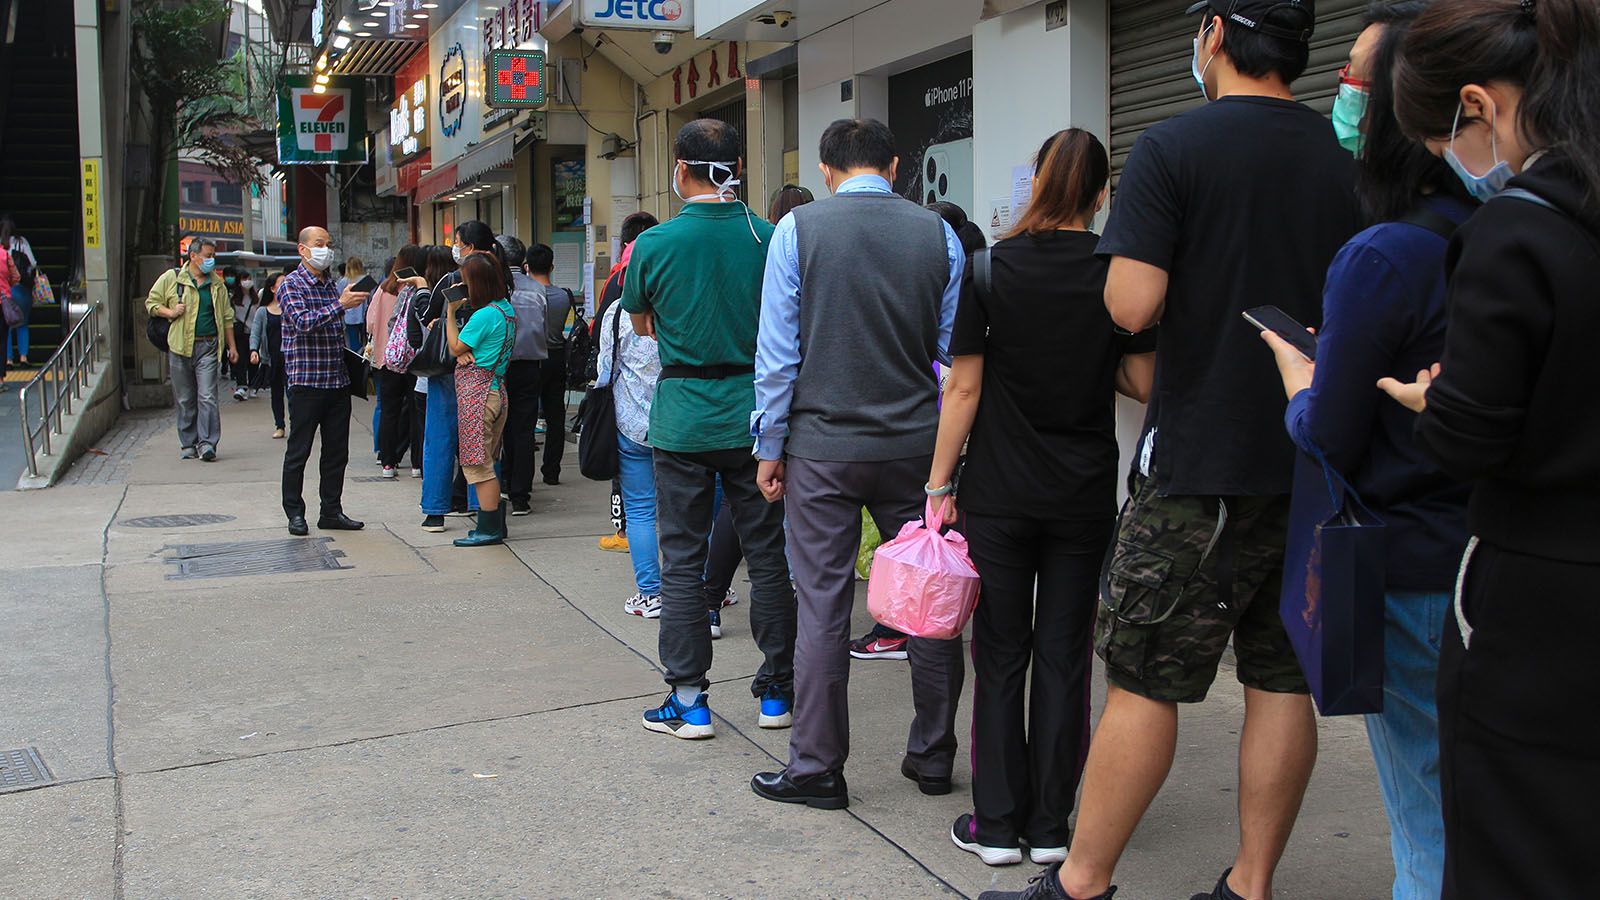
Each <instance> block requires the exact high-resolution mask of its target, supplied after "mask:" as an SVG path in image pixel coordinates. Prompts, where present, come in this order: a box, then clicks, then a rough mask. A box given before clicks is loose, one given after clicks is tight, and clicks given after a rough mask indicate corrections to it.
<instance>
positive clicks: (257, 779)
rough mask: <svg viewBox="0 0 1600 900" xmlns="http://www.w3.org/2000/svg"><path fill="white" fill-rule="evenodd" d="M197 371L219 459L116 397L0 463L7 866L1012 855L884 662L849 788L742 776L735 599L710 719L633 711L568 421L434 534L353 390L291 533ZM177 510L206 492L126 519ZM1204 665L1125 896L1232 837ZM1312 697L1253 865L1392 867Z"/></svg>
mask: <svg viewBox="0 0 1600 900" xmlns="http://www.w3.org/2000/svg"><path fill="white" fill-rule="evenodd" d="M223 402H224V403H225V404H226V406H225V408H224V411H223V412H224V431H223V433H224V439H223V442H222V444H221V447H220V448H219V452H220V458H219V460H218V461H217V462H215V463H212V464H205V463H201V462H198V461H184V462H181V461H179V460H178V458H177V450H178V448H177V444H176V440H175V438H174V436H173V433H172V431H171V429H170V428H169V427H166V426H165V419H164V416H165V414H160V415H156V414H151V413H138V414H126V415H125V416H124V420H123V421H122V422H121V423H119V425H118V427H117V428H116V429H114V430H113V431H112V432H111V433H110V434H108V435H107V436H106V438H105V440H104V441H102V442H101V450H102V452H101V453H99V454H90V455H89V456H86V457H85V460H84V461H82V462H80V464H79V465H78V466H77V467H75V468H74V470H73V471H72V472H71V473H69V475H68V477H67V478H66V479H65V480H64V483H63V484H61V485H59V486H57V487H54V488H51V489H49V490H45V491H28V492H9V493H3V494H0V528H3V533H4V535H5V540H4V544H3V546H4V552H3V553H0V584H4V586H5V587H4V589H3V590H0V623H3V626H0V628H3V630H0V635H3V636H4V638H3V639H4V647H5V652H4V653H3V654H0V750H3V749H6V748H18V747H36V748H37V749H38V751H39V754H40V756H41V757H42V758H43V760H44V762H45V764H46V765H47V766H48V767H49V769H50V772H51V774H52V775H53V776H54V779H55V781H54V783H53V784H50V785H49V786H46V787H42V788H38V789H33V790H24V791H13V792H4V793H0V898H55V897H64V898H65V897H74V898H76V897H90V898H98V897H115V898H122V897H128V898H157V897H161V898H165V897H181V898H187V897H408V898H410V897H463V898H477V897H530V898H545V897H549V898H569V897H570V898H602V897H604V898H611V897H616V898H643V897H656V898H702V897H725V898H746V897H761V898H788V897H794V898H810V897H867V898H879V897H882V898H902V897H903V898H915V897H939V896H966V897H974V896H976V895H977V894H978V893H979V892H981V891H983V890H987V889H989V888H991V887H994V886H998V887H1004V888H1009V889H1015V888H1020V887H1021V886H1022V885H1024V884H1025V883H1026V882H1027V880H1028V878H1029V876H1031V875H1033V874H1034V872H1035V871H1036V867H1034V866H1032V865H1028V864H1024V865H1022V866H1012V867H1008V868H1002V869H990V868H987V867H985V866H984V865H983V864H981V863H980V862H979V861H978V860H977V859H976V858H975V857H973V856H970V855H968V854H966V853H964V852H962V851H960V850H958V849H956V848H955V847H954V846H952V845H951V842H950V838H949V829H950V823H951V822H952V821H953V820H954V819H955V817H956V816H957V815H959V814H960V813H962V812H963V811H965V810H966V809H967V790H968V785H969V783H970V782H969V778H968V774H967V772H965V771H958V772H957V784H956V791H955V793H954V794H952V795H950V796H947V797H925V796H923V795H921V794H919V793H918V792H917V791H916V789H915V786H914V785H913V784H911V783H910V782H908V781H906V780H905V779H904V778H903V777H902V776H901V775H900V772H899V758H900V756H901V754H902V753H903V750H904V741H905V735H906V729H907V726H908V724H909V722H910V698H909V680H908V673H907V670H906V665H905V663H896V662H882V661H874V662H857V663H855V664H854V668H853V671H852V680H851V688H850V696H851V704H852V707H851V708H852V727H853V740H852V745H853V753H852V756H851V759H850V763H849V766H848V768H847V770H846V772H847V775H848V778H849V783H850V793H851V806H850V809H849V810H848V811H845V812H823V811H817V810H810V809H805V808H796V807H791V806H783V805H779V804H773V803H769V802H766V801H763V800H760V799H758V798H757V797H755V796H754V795H753V794H751V792H750V789H749V786H748V783H749V780H750V777H751V775H752V774H754V773H755V772H757V771H761V770H765V769H771V768H774V767H776V766H777V765H778V764H779V761H780V760H782V759H784V758H785V757H786V741H787V733H786V732H782V731H763V730H760V729H758V728H757V727H756V726H755V716H756V709H755V705H754V701H753V700H752V699H751V697H750V694H749V688H748V685H749V679H750V676H751V675H752V674H753V673H754V672H755V670H756V668H757V666H758V662H759V657H758V654H757V653H756V651H755V649H754V647H753V645H752V642H751V639H750V633H749V621H748V616H747V609H748V606H747V602H748V601H747V600H745V601H743V602H741V603H740V604H739V605H737V606H734V607H731V608H729V609H728V610H727V611H726V613H725V615H724V629H725V630H724V635H725V636H724V637H723V638H722V640H720V641H718V642H717V644H716V664H715V666H714V668H713V670H712V672H711V677H712V678H713V680H714V681H715V684H714V685H713V688H712V691H711V701H712V708H713V710H715V712H716V713H717V714H718V719H717V722H716V727H717V737H716V738H715V739H714V740H710V741H700V742H688V741H678V740H674V739H672V738H670V737H667V736H664V735H658V734H653V733H650V732H646V731H645V730H643V728H641V727H640V724H639V715H640V713H641V711H642V710H643V709H644V708H645V707H646V706H647V705H653V704H654V703H655V702H656V701H658V700H659V698H660V696H661V695H662V694H663V692H664V685H663V684H662V682H661V680H660V670H659V668H658V666H657V662H656V660H657V655H656V624H655V623H654V622H651V621H646V620H643V619H639V618H635V617H631V616H627V615H625V614H624V613H623V612H622V601H623V600H624V599H625V598H626V597H627V596H628V595H629V594H631V593H632V570H631V568H630V566H629V562H628V558H627V556H626V555H623V554H613V553H605V552H601V551H599V550H598V549H596V540H597V539H598V538H599V537H600V536H602V535H603V534H605V533H606V531H607V524H608V523H607V500H606V493H607V486H606V485H604V484H599V483H595V482H587V481H584V480H582V479H581V478H580V477H579V476H578V474H577V471H576V465H574V464H572V463H571V461H570V457H571V454H569V465H568V467H567V473H568V474H567V475H566V476H565V480H564V482H563V484H561V485H560V486H557V487H545V486H543V485H539V486H537V490H536V493H535V496H534V503H533V506H534V511H533V515H531V516H528V517H522V518H512V519H510V520H509V521H510V529H511V537H512V540H511V543H510V544H508V545H507V546H505V547H498V548H489V549H475V550H465V549H458V548H455V547H453V546H451V545H450V541H451V540H452V539H454V538H456V537H459V536H460V535H461V534H462V533H463V532H464V531H465V530H466V528H467V527H468V523H467V522H466V520H464V519H457V518H452V519H449V520H447V521H448V522H449V523H450V531H448V532H446V533H445V534H428V533H425V532H423V531H422V530H420V528H418V523H419V521H420V518H421V515H420V513H419V512H418V508H417V497H418V492H419V487H420V482H418V481H415V480H412V479H410V478H407V477H405V472H404V470H402V473H401V478H400V479H398V480H397V481H383V480H382V479H379V478H378V477H377V476H378V474H379V469H378V468H377V467H376V466H375V465H373V464H372V461H371V460H372V457H371V456H370V455H368V454H367V453H366V452H365V450H366V448H367V447H369V446H370V433H369V427H370V421H371V407H370V406H369V405H367V404H365V403H363V402H362V401H357V403H356V411H355V413H354V415H353V423H354V424H353V425H352V429H351V431H352V441H351V443H352V447H353V449H354V450H355V451H356V452H355V453H354V454H353V456H354V459H353V460H352V462H351V464H350V468H349V475H350V478H349V480H348V483H347V486H346V489H345V508H346V510H347V511H348V512H349V513H350V514H351V515H353V516H355V517H356V518H359V519H363V520H365V521H366V522H367V528H366V530H365V531H362V532H357V533H344V532H334V533H320V534H319V533H318V532H317V531H315V530H313V532H312V536H311V539H310V540H309V541H302V542H293V543H292V544H288V545H285V544H279V543H275V542H283V541H286V540H287V539H288V535H287V533H286V532H285V530H284V527H283V524H284V518H283V513H282V510H281V508H280V504H279V493H278V484H279V481H278V478H279V473H280V469H281V463H282V454H283V449H284V443H283V442H282V441H275V440H271V439H270V438H269V434H270V431H271V421H270V416H269V413H268V410H267V400H266V398H264V397H263V398H260V399H255V400H250V401H247V402H245V403H235V402H234V401H233V400H231V399H224V401H223ZM106 448H111V449H106ZM310 468H311V471H309V472H308V473H307V484H306V495H307V498H308V500H309V501H310V504H311V507H312V510H313V511H315V508H316V475H315V463H314V462H313V464H312V466H311V467H310ZM188 514H214V515H222V516H228V517H231V518H229V519H228V520H226V521H219V522H212V523H210V524H201V525H187V526H185V525H180V524H176V523H175V521H174V520H170V519H165V520H163V519H153V518H152V517H163V516H178V515H188ZM141 520H142V521H141ZM252 542H267V543H252ZM204 545H224V546H204ZM177 556H184V557H187V559H185V560H184V561H183V562H182V563H180V562H179V561H178V560H177V559H176V558H175V557H177ZM289 563H295V564H296V565H297V566H299V567H301V569H302V570H296V571H281V570H278V569H274V566H275V565H277V566H279V567H282V568H295V566H289V565H288V564H289ZM313 567H314V568H313ZM185 570H188V572H189V577H178V576H183V575H184V571H185ZM735 584H736V587H737V588H739V589H740V593H741V595H743V594H744V593H745V592H746V590H747V588H748V584H746V583H745V582H744V580H743V577H742V574H741V577H740V578H739V579H738V580H737V581H736V583H735ZM861 600H862V602H860V603H858V604H857V608H856V619H857V626H858V628H857V633H860V632H861V631H864V630H865V629H866V628H867V627H868V625H869V619H868V617H867V614H866V609H865V607H866V603H865V592H864V587H863V591H862V594H861ZM1231 674H1232V673H1231V671H1230V670H1227V669H1225V670H1224V672H1223V676H1222V678H1221V680H1220V681H1219V683H1218V686H1217V688H1216V689H1215V690H1214V691H1213V692H1212V696H1211V697H1210V699H1208V700H1207V701H1206V702H1205V703H1203V704H1200V705H1198V706H1195V707H1191V708H1186V709H1185V710H1184V715H1183V720H1182V730H1181V737H1180V748H1179V753H1178V759H1177V764H1176V766H1175V768H1174V771H1173V773H1172V777H1171V778H1170V780H1169V781H1168V783H1167V786H1166V788H1165V790H1164V791H1163V792H1162V794H1161V796H1160V797H1159V798H1158V800H1157V801H1156V804H1155V806H1154V808H1153V809H1152V810H1151V812H1150V814H1149V816H1148V817H1147V818H1146V820H1145V822H1144V823H1143V825H1142V826H1141V828H1140V829H1139V831H1138V833H1137V834H1136V835H1135V837H1134V841H1133V845H1132V846H1131V847H1130V849H1129V852H1128V854H1127V857H1126V858H1125V860H1124V863H1123V866H1122V868H1121V870H1120V871H1119V873H1118V879H1117V880H1118V883H1119V884H1120V885H1121V886H1122V890H1121V893H1119V895H1118V896H1119V898H1123V897H1126V898H1132V900H1144V898H1163V900H1165V898H1180V900H1181V898H1187V897H1188V896H1189V895H1190V894H1191V893H1192V892H1194V891H1196V890H1209V889H1210V887H1211V885H1212V884H1213V883H1214V882H1215V880H1216V878H1217V875H1218V873H1219V872H1220V871H1221V869H1222V868H1223V867H1224V866H1225V865H1227V864H1228V862H1229V861H1230V860H1231V858H1232V850H1233V846H1234V841H1235V829H1236V827H1237V816H1236V813H1235V809H1234V806H1235V796H1234V786H1235V760H1236V750H1235V748H1236V743H1237V735H1238V729H1239V725H1240V721H1241V716H1242V699H1241V696H1240V690H1239V688H1238V686H1237V684H1236V683H1234V681H1233V680H1232V678H1231ZM969 677H970V675H969ZM1103 694H1104V687H1103V685H1101V686H1100V687H1098V689H1097V698H1096V705H1097V706H1098V705H1099V702H1100V699H1101V698H1103ZM969 713H970V711H969V709H968V708H967V704H966V703H963V706H962V710H961V723H960V731H961V733H962V734H963V735H965V734H966V733H967V730H968V727H969V723H970V715H969ZM1320 730H1321V740H1322V754H1321V758H1320V760H1319V762H1318V767H1317V774H1316V777H1315V779H1314V780H1313V782H1312V784H1311V788H1310V791H1309V794H1308V796H1307V799H1306V808H1305V812H1304V813H1303V814H1302V816H1301V819H1300V822H1299V824H1298V827H1297V829H1296V831H1295V835H1294V838H1293V840H1292V842H1291V844H1290V846H1289V851H1288V855H1287V857H1286V858H1285V860H1284V863H1283V865H1282V867H1281V869H1280V870H1279V878H1278V882H1277V889H1278V890H1277V896H1278V897H1281V898H1347V897H1348V898H1379V897H1384V896H1387V895H1388V893H1389V880H1390V878H1391V869H1390V863H1389V855H1388V833H1387V827H1386V824H1385V821H1384V817H1383V812H1382V806H1381V802H1380V798H1379V793H1378V787H1377V783H1376V780H1375V777H1374V774H1373V769H1372V762H1371V758H1370V755H1369V753H1368V750H1367V745H1366V738H1365V732H1364V730H1363V728H1362V725H1361V723H1360V722H1359V721H1357V720H1354V719H1333V720H1327V719H1325V720H1322V721H1321V723H1320ZM0 790H4V789H3V788H0Z"/></svg>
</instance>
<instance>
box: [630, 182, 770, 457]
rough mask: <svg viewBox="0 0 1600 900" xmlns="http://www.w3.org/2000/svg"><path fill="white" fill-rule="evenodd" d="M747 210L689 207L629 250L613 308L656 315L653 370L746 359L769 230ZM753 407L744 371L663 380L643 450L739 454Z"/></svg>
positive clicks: (751, 348)
mask: <svg viewBox="0 0 1600 900" xmlns="http://www.w3.org/2000/svg"><path fill="white" fill-rule="evenodd" d="M746 214H747V207H745V206H744V204H742V203H691V204H689V205H687V206H685V207H684V208H683V211H682V212H680V213H678V215H677V217H676V218H674V219H672V220H671V221H669V222H666V223H663V224H661V225H658V226H656V227H655V228H652V229H650V230H649V231H646V232H645V233H644V234H641V235H639V238H638V241H637V242H636V243H635V244H634V245H633V257H632V259H631V260H630V261H629V263H628V278H627V280H626V282H625V284H624V288H623V293H622V308H623V309H625V310H627V311H628V312H630V313H642V312H645V311H647V310H649V311H653V312H654V313H655V316H656V342H657V345H658V348H659V349H660V351H661V365H662V366H748V365H751V364H752V363H753V362H754V361H755V358H756V329H757V327H758V325H759V323H760V319H761V279H762V275H763V273H764V271H765V269H766V265H767V246H768V245H769V244H771V243H772V225H771V224H769V223H768V222H767V221H766V220H764V219H762V218H761V217H760V216H757V215H756V214H754V213H749V214H748V218H747V215H746ZM752 228H753V229H754V234H752V233H751V230H752ZM755 406H756V392H755V376H754V375H753V374H744V375H734V376H731V377H728V378H720V379H715V380H713V379H702V378H663V379H661V380H660V381H658V382H657V383H656V395H655V401H654V402H653V403H652V404H651V406H650V444H651V446H653V447H656V448H657V449H661V450H668V451H672V452H675V453H705V452H709V451H712V450H732V449H736V448H747V447H749V446H750V445H751V438H750V413H751V411H752V410H754V409H755Z"/></svg>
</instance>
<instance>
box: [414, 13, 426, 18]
mask: <svg viewBox="0 0 1600 900" xmlns="http://www.w3.org/2000/svg"><path fill="white" fill-rule="evenodd" d="M427 17H428V14H427V13H412V14H411V18H413V19H426V18H427Z"/></svg>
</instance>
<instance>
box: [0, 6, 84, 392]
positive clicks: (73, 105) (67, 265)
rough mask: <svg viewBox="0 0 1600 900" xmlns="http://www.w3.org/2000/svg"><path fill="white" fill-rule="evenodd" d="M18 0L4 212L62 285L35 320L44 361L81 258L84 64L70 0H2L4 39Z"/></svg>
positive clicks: (35, 351) (2, 149)
mask: <svg viewBox="0 0 1600 900" xmlns="http://www.w3.org/2000/svg"><path fill="white" fill-rule="evenodd" d="M12 4H18V9H17V10H16V13H15V16H16V18H15V23H16V26H15V31H14V32H11V33H10V35H9V37H10V38H11V40H10V41H9V42H8V43H5V44H4V45H3V47H0V95H3V102H4V104H5V106H4V113H3V120H0V212H8V213H10V214H11V217H12V218H13V219H15V220H16V223H17V233H18V234H20V235H21V236H23V237H25V238H27V239H28V242H29V243H30V244H31V245H32V246H33V252H34V255H35V256H37V257H38V262H39V266H40V267H41V268H42V269H43V270H44V273H45V274H46V275H47V276H49V278H50V285H51V287H53V288H54V289H55V298H56V302H55V303H51V304H34V307H33V312H32V314H31V316H30V317H29V344H30V347H29V349H28V359H29V360H30V361H31V362H33V363H35V364H39V363H42V362H44V361H45V360H47V359H49V358H50V356H51V354H53V353H55V350H56V347H57V345H58V344H59V343H60V341H61V338H62V335H63V323H64V321H65V318H66V317H65V315H64V313H63V309H62V305H63V304H64V303H65V301H66V286H67V281H68V279H69V277H71V275H72V273H73V271H74V269H76V268H77V267H78V265H79V260H80V258H81V256H82V248H81V244H82V235H81V230H82V226H81V222H82V194H81V191H80V188H79V185H78V178H79V171H78V166H79V156H78V94H77V66H76V63H75V62H74V60H73V53H74V51H73V49H72V39H73V35H72V4H71V3H65V2H60V0H44V2H40V0H32V2H29V0H21V2H20V3H19V0H0V41H4V40H5V39H6V38H7V37H8V34H7V30H8V29H7V23H8V22H9V21H10V18H11V16H12V12H11V9H10V7H11V6H12Z"/></svg>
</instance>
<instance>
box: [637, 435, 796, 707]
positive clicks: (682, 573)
mask: <svg viewBox="0 0 1600 900" xmlns="http://www.w3.org/2000/svg"><path fill="white" fill-rule="evenodd" d="M655 474H656V528H657V531H658V532H659V534H660V539H661V626H660V627H661V636H660V652H661V666H662V668H664V669H666V675H665V678H666V682H667V684H670V685H672V686H673V687H678V686H680V685H682V686H687V685H698V686H699V688H700V689H701V690H705V689H706V688H707V687H710V685H711V682H710V680H708V679H707V678H706V673H707V672H709V671H710V670H711V623H710V621H709V620H708V618H707V616H706V599H705V572H706V554H707V541H708V539H709V538H710V536H711V508H712V505H713V501H714V499H715V496H716V484H717V476H718V475H721V476H722V491H723V497H724V498H725V501H726V502H727V503H728V504H729V505H730V506H731V507H732V508H733V525H734V530H735V531H736V532H738V535H739V543H740V544H741V545H742V546H743V547H744V558H745V562H746V563H747V564H748V565H749V569H750V633H751V636H752V637H754V638H755V642H756V647H758V648H759V649H760V650H761V654H762V656H763V657H764V659H763V661H762V663H761V669H760V671H758V672H756V677H755V681H754V682H752V683H751V685H750V693H751V694H752V695H754V696H756V697H760V696H761V695H763V694H765V693H766V692H767V689H768V688H769V687H770V688H776V689H777V691H778V693H779V694H781V695H782V696H783V697H784V698H785V699H790V698H792V697H793V696H794V629H795V619H794V616H795V603H794V588H793V587H792V586H790V584H789V564H788V561H787V560H786V559H785V558H784V553H783V503H782V502H781V501H780V502H778V503H768V502H767V501H766V498H764V497H762V496H761V491H760V490H758V489H757V488H756V461H755V459H754V458H752V457H751V456H750V451H749V450H747V449H738V450H716V451H712V452H709V453H673V452H670V451H667V450H662V449H661V448H659V447H657V448H656V451H655Z"/></svg>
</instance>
